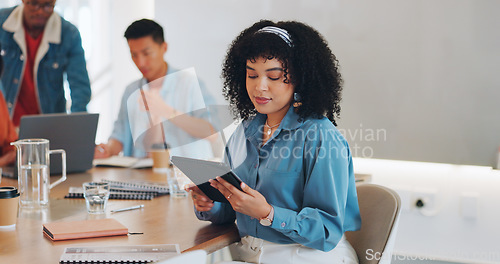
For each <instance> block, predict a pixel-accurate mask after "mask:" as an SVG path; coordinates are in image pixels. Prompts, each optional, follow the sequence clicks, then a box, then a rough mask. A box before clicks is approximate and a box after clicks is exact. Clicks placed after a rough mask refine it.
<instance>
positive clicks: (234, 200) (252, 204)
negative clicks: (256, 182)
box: [209, 177, 271, 219]
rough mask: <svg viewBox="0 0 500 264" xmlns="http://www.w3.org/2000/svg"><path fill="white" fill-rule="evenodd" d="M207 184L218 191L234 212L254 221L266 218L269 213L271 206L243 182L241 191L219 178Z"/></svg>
mask: <svg viewBox="0 0 500 264" xmlns="http://www.w3.org/2000/svg"><path fill="white" fill-rule="evenodd" d="M209 182H210V185H211V186H212V187H214V188H216V189H217V190H219V192H221V193H222V194H223V195H224V196H225V197H226V199H227V200H228V201H229V202H230V203H231V206H232V207H233V209H234V210H235V211H236V212H239V213H242V214H246V215H248V216H250V217H253V218H256V219H261V218H263V217H266V216H267V215H269V212H271V205H270V204H269V203H267V201H266V198H265V197H264V196H263V195H262V194H260V193H259V192H258V191H256V190H254V189H252V188H250V187H248V185H246V184H245V183H244V182H242V183H241V189H242V190H243V191H240V190H239V189H238V188H236V187H234V186H233V185H232V184H230V183H229V182H227V181H225V180H224V179H222V178H221V177H217V178H216V179H215V180H209Z"/></svg>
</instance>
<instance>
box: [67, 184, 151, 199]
mask: <svg viewBox="0 0 500 264" xmlns="http://www.w3.org/2000/svg"><path fill="white" fill-rule="evenodd" d="M156 195H157V194H156V193H155V192H134V191H114V190H111V191H110V192H109V199H117V200H120V199H121V200H151V199H153V198H155V197H156ZM64 198H84V197H83V188H82V187H69V191H68V194H66V196H64Z"/></svg>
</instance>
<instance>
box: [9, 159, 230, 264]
mask: <svg viewBox="0 0 500 264" xmlns="http://www.w3.org/2000/svg"><path fill="white" fill-rule="evenodd" d="M58 177H60V176H56V177H52V179H51V180H52V181H55V180H56V179H57V178H58ZM101 179H109V180H119V181H125V180H146V181H154V182H166V176H164V174H157V173H153V172H152V170H151V169H143V170H132V169H121V168H93V169H91V170H90V171H88V172H86V173H80V174H70V175H68V179H67V180H66V181H65V182H63V183H61V184H59V185H57V186H55V187H54V188H53V189H52V190H51V192H50V202H49V206H48V207H47V208H44V209H39V210H32V209H31V210H26V209H24V208H20V209H19V217H18V220H17V225H16V228H15V229H10V230H0V262H1V263H18V264H22V263H59V258H60V257H61V254H62V253H63V251H64V248H65V247H73V246H111V245H116V246H118V245H148V244H179V247H180V249H181V251H182V252H184V251H190V250H195V249H203V250H205V251H207V253H211V252H214V251H216V250H218V249H221V248H223V247H225V246H228V245H229V244H231V243H233V242H236V241H238V240H239V239H240V238H239V235H238V231H237V228H236V225H235V224H230V225H212V224H210V223H209V222H205V221H200V220H198V219H197V218H196V216H195V215H194V212H193V203H192V201H191V198H189V197H187V198H172V197H170V196H169V195H165V196H160V197H156V198H154V199H153V200H109V201H108V205H107V209H106V214H105V215H90V214H87V211H86V208H85V200H84V199H65V198H64V196H65V195H66V194H67V193H68V189H69V187H70V186H81V185H82V183H83V182H86V181H100V180H101ZM0 185H1V186H17V181H16V180H13V179H7V178H5V177H4V178H2V182H1V184H0ZM139 204H144V208H142V209H139V210H131V211H124V212H117V213H110V212H109V211H110V210H113V209H119V208H124V207H129V206H134V205H139ZM0 209H1V208H0ZM0 213H1V212H0ZM92 218H115V219H116V220H118V221H119V222H121V223H122V224H123V225H125V226H126V227H127V228H128V229H129V232H137V233H144V234H142V235H128V236H114V237H101V238H88V239H77V240H66V241H59V242H51V241H50V240H48V239H47V238H45V237H44V236H43V234H42V224H43V223H46V222H52V221H73V220H84V219H92Z"/></svg>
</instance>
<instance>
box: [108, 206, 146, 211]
mask: <svg viewBox="0 0 500 264" xmlns="http://www.w3.org/2000/svg"><path fill="white" fill-rule="evenodd" d="M143 207H144V205H143V204H141V205H136V206H131V207H126V208H122V209H116V210H111V212H112V213H116V212H123V211H129V210H135V209H140V208H143Z"/></svg>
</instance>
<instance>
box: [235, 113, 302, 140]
mask: <svg viewBox="0 0 500 264" xmlns="http://www.w3.org/2000/svg"><path fill="white" fill-rule="evenodd" d="M299 118H300V117H299V115H298V114H297V113H295V108H294V107H293V106H290V108H289V109H288V111H287V112H286V114H285V117H283V120H281V123H280V125H279V126H278V128H277V130H278V133H279V131H281V130H294V129H297V128H299V127H300V126H302V124H303V123H304V120H302V121H299ZM264 122H266V115H264V114H260V113H257V115H255V116H254V117H252V118H249V119H248V120H245V121H243V126H244V128H245V136H246V137H247V138H251V137H255V136H256V133H258V132H259V129H262V126H263V125H264ZM258 135H260V134H258Z"/></svg>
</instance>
